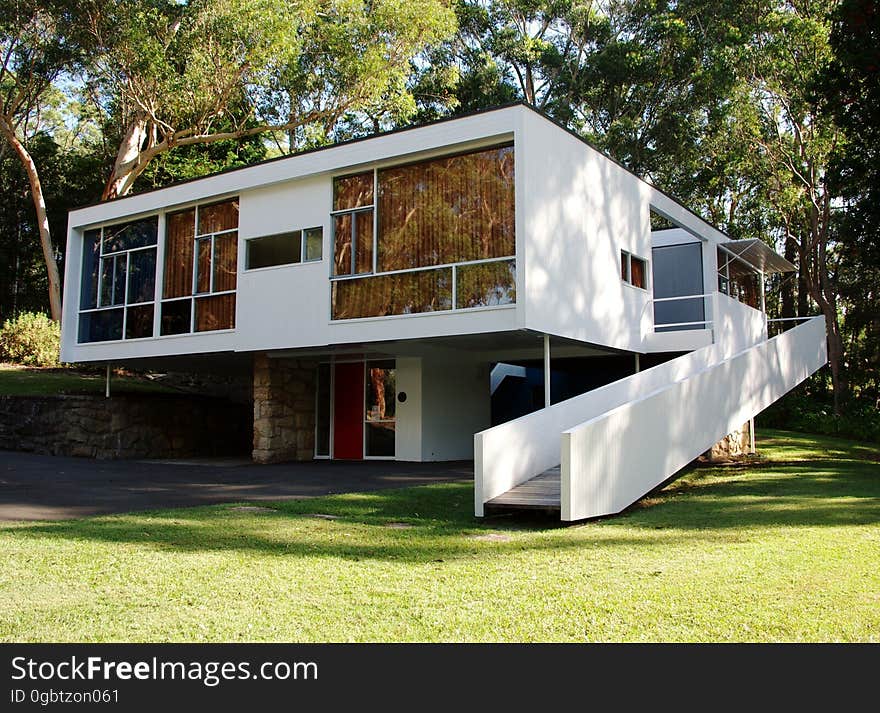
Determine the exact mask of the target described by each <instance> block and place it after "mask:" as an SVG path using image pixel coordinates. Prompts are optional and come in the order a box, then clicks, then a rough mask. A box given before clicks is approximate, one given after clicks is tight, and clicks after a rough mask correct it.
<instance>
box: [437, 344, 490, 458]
mask: <svg viewBox="0 0 880 713" xmlns="http://www.w3.org/2000/svg"><path fill="white" fill-rule="evenodd" d="M490 423H491V412H490V395H489V366H488V364H478V363H475V362H452V361H448V360H446V361H440V360H429V359H425V360H423V361H422V460H425V461H438V460H470V459H471V458H473V457H474V433H476V432H477V431H480V430H482V429H484V428H486V427H487V426H489V424H490Z"/></svg>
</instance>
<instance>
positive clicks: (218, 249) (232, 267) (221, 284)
mask: <svg viewBox="0 0 880 713" xmlns="http://www.w3.org/2000/svg"><path fill="white" fill-rule="evenodd" d="M237 267H238V233H227V234H226V235H218V236H217V237H216V238H214V290H213V291H214V292H224V291H226V290H234V289H235V279H236V274H235V273H236V270H237Z"/></svg>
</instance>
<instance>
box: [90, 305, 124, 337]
mask: <svg viewBox="0 0 880 713" xmlns="http://www.w3.org/2000/svg"><path fill="white" fill-rule="evenodd" d="M123 311H124V310H123V309H122V308H121V307H120V308H118V309H107V310H99V311H98V312H86V313H85V314H81V315H80V316H79V341H80V342H107V341H111V340H116V339H122V313H123Z"/></svg>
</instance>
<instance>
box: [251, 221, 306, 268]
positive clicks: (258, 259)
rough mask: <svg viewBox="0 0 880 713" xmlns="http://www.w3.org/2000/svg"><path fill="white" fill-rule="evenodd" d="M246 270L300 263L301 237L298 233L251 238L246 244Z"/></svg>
mask: <svg viewBox="0 0 880 713" xmlns="http://www.w3.org/2000/svg"><path fill="white" fill-rule="evenodd" d="M246 245H247V269H248V270H253V269H254V268H258V267H272V266H273V265H290V264H292V263H296V262H299V261H300V256H301V252H302V236H301V234H300V231H298V230H297V231H295V232H293V233H284V234H283V235H267V236H266V237H264V238H252V239H251V240H248V241H247V243H246Z"/></svg>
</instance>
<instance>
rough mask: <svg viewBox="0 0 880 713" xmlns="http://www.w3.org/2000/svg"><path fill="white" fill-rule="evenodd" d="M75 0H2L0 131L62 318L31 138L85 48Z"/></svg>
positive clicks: (53, 304)
mask: <svg viewBox="0 0 880 713" xmlns="http://www.w3.org/2000/svg"><path fill="white" fill-rule="evenodd" d="M75 10H76V3H75V2H66V1H65V0H60V1H57V0H53V1H49V2H46V1H43V0H2V2H0V55H2V59H0V61H2V64H0V135H2V136H3V139H4V140H5V142H6V144H7V145H8V146H9V147H10V148H11V149H12V151H13V152H14V153H15V155H16V157H17V159H18V161H19V162H20V163H21V166H22V168H23V170H24V172H25V174H26V175H27V179H28V183H29V188H30V195H31V200H32V202H33V206H34V211H35V214H36V225H37V230H38V234H39V239H40V245H41V248H42V252H43V260H44V262H45V265H46V273H47V278H48V280H47V281H48V292H49V307H50V313H51V315H52V319H54V320H60V319H61V279H60V276H59V273H58V264H57V263H56V261H55V247H54V245H53V244H52V234H51V231H50V228H49V218H48V215H47V211H46V200H45V196H44V192H43V184H42V181H41V179H40V172H39V169H38V166H37V163H36V161H34V158H33V156H32V154H31V151H30V150H29V144H30V143H31V142H32V140H33V139H34V138H35V137H37V136H38V135H39V134H40V132H41V121H40V111H41V108H42V106H43V103H44V101H45V98H46V94H47V93H48V92H49V91H50V90H51V89H52V85H53V82H55V81H56V79H57V78H58V77H59V76H60V75H61V74H62V73H64V72H65V71H67V70H69V69H70V68H71V67H72V65H73V64H74V63H75V62H76V60H77V59H78V57H79V56H80V52H81V48H82V46H81V43H80V39H81V38H80V36H79V33H78V32H77V30H76V23H75Z"/></svg>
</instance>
